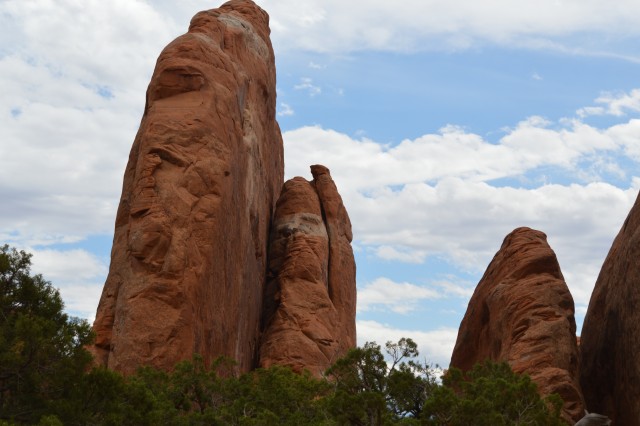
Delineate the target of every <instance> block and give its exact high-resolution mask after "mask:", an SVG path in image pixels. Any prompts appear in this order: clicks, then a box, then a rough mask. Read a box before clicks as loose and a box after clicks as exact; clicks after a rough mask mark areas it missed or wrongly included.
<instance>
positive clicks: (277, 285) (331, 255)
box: [260, 166, 356, 376]
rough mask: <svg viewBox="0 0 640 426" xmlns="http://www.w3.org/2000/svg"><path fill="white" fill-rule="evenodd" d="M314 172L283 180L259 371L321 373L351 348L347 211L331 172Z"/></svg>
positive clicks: (351, 265)
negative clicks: (289, 369) (309, 178)
mask: <svg viewBox="0 0 640 426" xmlns="http://www.w3.org/2000/svg"><path fill="white" fill-rule="evenodd" d="M312 170H314V173H313V174H314V178H315V179H314V180H313V181H312V182H308V181H307V180H305V179H304V178H301V177H296V178H293V179H291V180H289V181H287V182H286V183H285V184H284V187H283V190H282V194H281V196H280V198H279V200H278V204H277V208H276V213H275V217H274V222H273V225H272V231H271V238H270V244H269V273H268V280H267V283H266V288H265V302H264V313H263V318H264V319H263V323H264V334H263V337H262V344H261V347H260V366H261V367H269V366H271V365H273V364H279V365H287V366H290V367H292V368H293V369H294V370H296V371H302V370H304V369H308V370H309V371H310V372H311V373H312V374H314V375H316V376H320V375H321V374H322V373H323V372H324V370H326V369H327V368H328V367H329V366H330V365H331V364H333V362H335V361H336V360H337V359H338V358H339V357H340V356H342V355H344V354H345V353H346V351H347V350H348V349H349V348H352V347H354V346H355V337H356V336H355V304H356V281H355V261H354V258H353V250H352V248H351V238H352V237H351V223H350V222H349V217H348V215H347V212H346V209H345V208H344V205H343V203H342V199H341V197H340V195H339V194H338V192H337V189H336V187H335V184H334V182H333V180H332V179H331V176H330V175H329V170H328V169H326V168H325V167H322V166H313V168H312ZM319 179H320V180H321V182H319Z"/></svg>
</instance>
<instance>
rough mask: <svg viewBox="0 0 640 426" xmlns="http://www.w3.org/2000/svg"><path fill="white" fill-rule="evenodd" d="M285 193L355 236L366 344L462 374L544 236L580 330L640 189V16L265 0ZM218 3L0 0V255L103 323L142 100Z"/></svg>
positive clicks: (619, 6)
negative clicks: (156, 74) (537, 237)
mask: <svg viewBox="0 0 640 426" xmlns="http://www.w3.org/2000/svg"><path fill="white" fill-rule="evenodd" d="M257 3H258V4H259V5H261V6H262V7H263V8H264V9H265V10H267V11H268V12H269V14H270V16H271V29H272V34H271V35H272V41H273V45H274V49H275V53H276V62H277V72H278V121H279V123H280V126H281V128H282V131H283V137H284V142H285V164H286V171H285V173H286V177H287V178H290V177H293V176H296V175H301V176H304V177H305V178H307V179H311V176H310V173H309V169H308V166H309V165H310V164H316V163H320V164H324V165H326V166H327V167H329V168H330V169H331V174H332V176H333V178H334V180H335V181H336V184H337V185H338V189H339V191H340V193H341V195H342V197H343V199H344V202H345V204H346V207H347V210H348V211H349V214H350V216H351V221H352V223H353V227H354V237H355V239H354V250H355V253H356V262H357V266H358V317H357V324H358V340H359V343H361V344H362V343H364V342H365V341H368V340H375V341H377V342H378V343H381V344H382V343H384V342H385V341H387V340H397V339H398V338H400V337H402V336H405V337H412V338H413V339H414V340H416V341H417V342H418V343H419V345H420V349H421V352H422V355H423V356H424V357H425V358H427V359H428V360H430V361H432V362H434V363H439V364H440V365H445V366H446V365H448V362H449V357H450V355H451V351H452V349H453V344H454V342H455V338H456V334H457V328H458V326H459V323H460V320H461V319H462V316H463V315H464V312H465V309H466V306H467V302H468V300H469V297H470V296H471V293H472V292H473V289H474V287H475V285H476V284H477V282H478V281H479V279H480V277H481V276H482V273H483V272H484V270H485V268H486V267H487V265H488V264H489V262H490V260H491V258H492V257H493V255H494V254H495V252H496V251H497V250H498V248H499V247H500V244H501V243H502V240H503V238H504V237H505V235H506V234H507V233H509V232H510V231H511V230H513V229H514V228H516V227H518V226H529V227H532V228H535V229H539V230H541V231H543V232H545V233H546V234H547V236H548V241H549V243H550V245H551V247H552V248H553V249H554V250H555V252H556V254H557V256H558V259H559V262H560V265H561V267H562V271H563V273H564V276H565V279H566V281H567V284H568V285H569V288H570V289H571V292H572V294H573V297H574V299H575V302H576V320H577V322H578V331H579V330H580V328H581V326H582V320H583V318H584V313H585V311H586V307H587V304H588V301H589V296H590V294H591V291H592V289H593V285H594V283H595V280H596V277H597V274H598V272H599V270H600V266H601V265H602V262H603V260H604V257H605V256H606V253H607V251H608V249H609V247H610V245H611V242H612V240H613V238H614V237H615V235H616V233H617V232H618V230H619V229H620V227H621V226H622V222H623V221H624V218H625V217H626V215H627V213H628V211H629V209H630V207H631V205H632V203H633V201H634V200H635V198H636V196H637V193H638V190H639V189H640V172H638V165H639V163H640V81H639V80H638V75H640V48H639V47H638V46H640V43H639V42H640V27H639V26H638V25H637V17H638V16H640V2H637V1H635V0H626V1H625V0H620V1H617V2H616V3H615V5H612V3H611V2H607V1H605V0H593V1H589V2H584V1H578V0H567V1H558V0H541V1H538V2H530V1H525V0H515V1H514V0H492V1H487V2H477V1H472V0H451V1H447V2H441V1H436V0H406V1H402V2H390V1H387V2H381V1H374V0H367V1H363V0H351V1H349V2H344V1H337V0H323V1H320V0H264V1H258V2H257ZM220 4H222V2H219V1H214V2H211V1H203V0H183V1H180V2H174V1H169V0H157V1H153V0H148V1H142V0H112V1H109V2H104V1H100V0H86V1H83V2H80V3H79V2H77V1H74V0H57V1H55V2H53V1H50V0H32V1H23V0H5V1H3V2H0V28H1V29H0V32H1V33H2V34H1V37H0V93H1V94H2V96H0V129H2V130H1V132H2V133H1V138H0V199H2V200H3V201H2V203H1V204H0V243H9V244H11V245H13V246H16V247H19V248H22V249H25V250H28V251H30V252H32V253H34V258H33V263H34V266H33V270H34V272H39V273H42V274H43V275H44V276H45V278H47V279H49V280H51V281H52V282H53V283H54V284H55V286H57V287H59V288H60V290H61V293H62V295H63V298H64V300H65V302H66V305H67V310H68V311H69V312H70V313H72V314H74V315H78V316H81V317H85V318H89V319H90V320H92V319H93V316H94V315H95V309H96V306H97V302H98V299H99V296H100V292H101V290H102V285H103V283H104V279H105V277H106V274H107V270H108V264H109V254H110V249H111V239H112V237H113V224H114V219H115V213H116V208H117V205H118V201H119V197H120V191H121V187H122V176H123V173H124V168H125V165H126V162H127V158H128V154H129V150H130V147H131V144H132V142H133V139H134V136H135V133H136V131H137V128H138V125H139V122H140V118H141V116H142V111H143V107H144V94H145V90H146V86H147V84H148V82H149V78H150V76H151V73H152V71H153V67H154V63H155V60H156V58H157V57H158V55H159V53H160V51H161V50H162V48H163V47H164V46H165V45H166V44H167V43H168V42H169V41H171V40H172V39H173V38H175V37H176V36H178V35H180V34H182V33H184V32H185V31H186V29H187V27H188V23H189V20H190V19H191V17H192V16H193V15H194V14H195V13H196V12H198V11H200V10H204V9H210V8H214V7H218V6H219V5H220Z"/></svg>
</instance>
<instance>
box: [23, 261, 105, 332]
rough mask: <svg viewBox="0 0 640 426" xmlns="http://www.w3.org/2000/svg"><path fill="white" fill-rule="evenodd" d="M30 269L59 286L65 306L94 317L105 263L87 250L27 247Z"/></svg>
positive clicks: (89, 317) (84, 315) (75, 311)
mask: <svg viewBox="0 0 640 426" xmlns="http://www.w3.org/2000/svg"><path fill="white" fill-rule="evenodd" d="M28 251H29V252H30V253H32V254H33V258H32V264H33V265H32V268H31V269H32V272H33V273H39V274H42V275H43V276H44V278H45V279H46V280H48V281H51V283H52V284H53V286H54V287H56V288H58V289H59V290H60V294H61V295H62V299H63V300H64V302H65V310H66V311H67V312H70V313H72V314H73V315H76V316H80V317H83V318H88V319H90V320H93V317H94V315H95V309H96V307H97V306H98V300H99V299H100V294H101V292H102V286H103V285H104V278H105V277H106V275H107V270H108V264H107V263H106V262H105V261H104V260H102V259H99V258H98V257H96V256H95V255H93V254H91V253H89V252H87V251H86V250H80V249H75V250H65V251H60V250H49V249H47V250H33V249H29V250H28Z"/></svg>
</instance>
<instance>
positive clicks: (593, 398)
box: [580, 197, 640, 425]
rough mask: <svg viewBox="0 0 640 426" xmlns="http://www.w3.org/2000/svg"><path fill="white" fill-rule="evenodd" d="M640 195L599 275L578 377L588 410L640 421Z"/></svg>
mask: <svg viewBox="0 0 640 426" xmlns="http://www.w3.org/2000/svg"><path fill="white" fill-rule="evenodd" d="M639 259H640V197H639V198H638V199H637V200H636V202H635V205H634V206H633V208H632V209H631V211H630V212H629V216H628V217H627V219H626V220H625V222H624V225H623V226H622V229H621V230H620V232H619V233H618V236H617V237H616V239H615V240H614V242H613V245H612V246H611V249H610V250H609V254H608V255H607V258H606V259H605V261H604V264H603V266H602V270H601V271H600V275H599V276H598V280H597V281H596V285H595V288H594V290H593V294H592V295H591V300H590V301H589V308H588V310H587V314H586V317H585V320H584V326H583V327H582V335H581V340H580V349H581V366H580V383H581V385H582V389H583V392H584V398H585V402H586V404H587V407H588V409H589V411H595V412H598V413H601V414H605V415H607V416H609V418H611V419H612V420H613V424H615V425H637V424H640V355H639V353H638V352H639V350H640V261H639Z"/></svg>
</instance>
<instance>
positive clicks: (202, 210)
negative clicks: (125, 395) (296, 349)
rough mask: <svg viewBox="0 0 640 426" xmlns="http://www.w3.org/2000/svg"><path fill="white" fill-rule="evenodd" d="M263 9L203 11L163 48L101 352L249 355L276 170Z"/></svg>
mask: <svg viewBox="0 0 640 426" xmlns="http://www.w3.org/2000/svg"><path fill="white" fill-rule="evenodd" d="M268 21H269V17H268V15H267V13H265V12H264V11H263V10H262V9H260V8H259V7H258V6H256V5H255V4H254V3H253V2H251V1H242V0H233V1H230V2H228V3H225V4H224V5H223V6H222V7H220V8H219V9H214V10H208V11H204V12H200V13H198V14H197V15H195V16H194V18H193V19H192V20H191V25H190V27H189V31H188V32H187V33H186V34H184V35H182V36H180V37H178V38H177V39H176V40H174V41H173V42H171V43H170V44H169V45H168V46H167V47H166V48H165V49H164V50H163V52H162V53H161V54H160V57H159V58H158V62H157V64H156V68H155V71H154V73H153V77H152V79H151V83H150V84H149V88H148V90H147V102H146V107H145V112H144V116H143V118H142V122H141V124H140V129H139V131H138V134H137V136H136V138H135V141H134V143H133V147H132V149H131V154H130V156H129V163H128V165H127V168H126V172H125V176H124V184H123V189H122V198H121V200H120V206H119V208H118V213H117V218H116V224H115V235H114V243H113V249H112V259H111V267H110V270H109V275H108V278H107V281H106V283H105V286H104V290H103V293H102V297H101V299H100V304H99V306H98V311H97V314H96V321H95V323H94V330H95V332H96V334H97V339H96V343H95V348H93V351H94V353H95V355H96V360H97V362H98V363H101V364H104V365H107V366H109V368H112V369H115V370H119V371H122V372H131V371H133V370H135V369H136V367H138V366H139V365H143V364H144V365H154V366H156V367H161V368H171V367H172V366H173V365H174V363H175V362H176V361H179V360H181V359H184V358H189V357H191V354H192V353H194V352H197V353H200V354H202V355H203V356H204V357H205V359H209V358H211V357H215V356H217V355H227V356H230V357H232V358H234V359H236V360H237V361H238V362H239V367H240V370H241V371H247V370H249V369H251V368H252V367H253V366H254V365H255V364H256V362H257V359H256V356H257V353H258V340H259V333H260V314H261V306H262V294H263V284H264V274H265V270H266V266H267V239H268V235H269V224H270V221H271V215H272V212H273V209H274V206H275V202H276V197H277V196H278V193H279V191H280V189H281V186H282V181H283V171H284V166H283V146H282V138H281V135H280V131H279V128H278V124H277V122H276V120H275V109H276V88H275V87H276V76H275V65H274V55H273V49H272V47H271V42H270V40H269V26H268Z"/></svg>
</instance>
